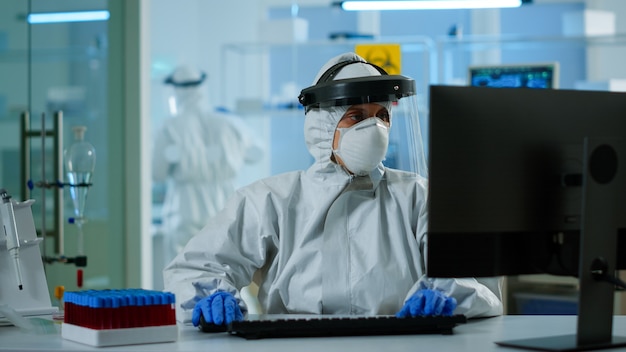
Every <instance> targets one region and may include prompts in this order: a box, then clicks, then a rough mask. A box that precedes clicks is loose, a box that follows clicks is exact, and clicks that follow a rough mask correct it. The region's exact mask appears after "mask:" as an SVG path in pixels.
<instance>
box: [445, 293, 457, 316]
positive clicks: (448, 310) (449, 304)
mask: <svg viewBox="0 0 626 352" xmlns="http://www.w3.org/2000/svg"><path fill="white" fill-rule="evenodd" d="M455 309H456V299H455V298H454V297H448V299H446V303H445V304H444V306H443V310H442V311H441V315H443V316H446V317H449V316H452V314H454V310H455Z"/></svg>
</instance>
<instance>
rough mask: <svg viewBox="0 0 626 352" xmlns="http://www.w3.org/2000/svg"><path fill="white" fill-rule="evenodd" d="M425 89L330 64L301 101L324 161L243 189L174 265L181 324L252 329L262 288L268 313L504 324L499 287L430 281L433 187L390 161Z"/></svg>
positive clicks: (369, 70) (172, 281)
mask: <svg viewBox="0 0 626 352" xmlns="http://www.w3.org/2000/svg"><path fill="white" fill-rule="evenodd" d="M414 87H415V83H414V82H413V81H412V80H410V79H408V78H406V77H404V76H389V75H387V74H386V73H385V72H384V70H382V69H381V68H379V67H377V66H375V65H372V64H369V63H367V62H366V61H365V60H364V59H363V58H361V57H359V56H358V55H356V54H353V53H346V54H343V55H340V56H337V57H335V58H333V59H331V60H330V61H329V62H328V63H327V64H326V65H324V66H323V67H322V69H321V70H320V72H319V73H318V75H317V77H316V79H315V81H314V85H313V86H311V87H309V88H307V89H305V90H303V92H302V94H301V97H300V98H301V99H300V101H301V102H302V103H303V105H305V109H306V110H305V111H306V120H305V128H304V133H305V141H306V144H307V146H308V148H309V151H310V153H311V154H312V155H313V156H314V158H315V163H314V164H313V165H312V166H311V167H310V168H309V169H308V170H306V171H296V172H290V173H285V174H281V175H276V176H272V177H269V178H266V179H263V180H260V181H258V182H255V183H253V184H251V185H249V186H247V187H244V188H241V189H239V190H237V191H236V193H235V195H234V197H232V198H231V199H230V200H229V202H228V204H227V205H226V207H225V208H224V210H223V211H222V212H221V213H220V214H219V215H218V216H216V217H214V218H212V219H211V220H210V221H209V223H208V225H207V226H206V227H205V228H204V229H203V230H202V231H201V233H200V234H199V235H198V236H196V237H194V238H193V239H192V240H191V241H190V242H189V243H188V244H187V246H186V247H185V249H184V251H183V253H181V254H180V255H179V256H177V257H176V258H175V259H174V260H173V261H172V262H171V263H170V264H169V265H168V266H167V267H166V269H165V271H164V279H165V284H166V287H165V288H166V290H169V291H171V292H173V293H175V294H176V297H177V302H178V306H177V307H176V313H177V318H178V320H180V321H183V322H188V321H190V319H191V320H192V322H193V324H194V325H197V324H198V323H199V321H200V318H201V317H202V318H203V319H204V320H206V321H207V322H209V323H213V324H217V325H219V324H225V323H228V322H230V321H232V320H238V319H242V318H243V314H245V312H246V306H245V303H244V302H243V301H242V300H241V298H240V293H239V290H240V289H241V288H242V287H244V286H246V285H248V284H250V282H251V281H253V280H254V281H255V282H256V283H257V284H258V286H259V292H258V299H259V302H260V305H261V307H262V309H263V312H264V313H269V314H286V313H297V314H354V315H388V314H397V315H398V316H415V315H441V314H443V315H450V314H453V313H454V314H464V315H466V316H467V317H470V318H471V317H479V316H481V317H482V316H494V315H500V314H502V303H501V300H500V294H501V292H500V286H499V281H498V279H484V280H482V281H479V280H477V279H473V278H462V279H432V278H428V277H426V270H425V258H424V253H425V248H424V245H425V234H426V229H427V221H428V209H427V179H426V178H425V177H422V176H420V175H418V174H417V173H414V172H406V171H400V170H395V169H389V168H386V167H385V166H384V165H383V163H382V160H383V159H384V157H385V154H386V150H387V144H388V142H389V140H388V138H389V129H390V128H391V126H392V125H393V121H394V118H395V117H394V116H396V112H395V111H396V106H394V105H395V104H396V102H397V100H398V99H405V98H406V97H410V96H413V95H414V94H415V88H414ZM397 115H398V116H399V115H400V111H399V112H398V113H397ZM242 313H243V314H242Z"/></svg>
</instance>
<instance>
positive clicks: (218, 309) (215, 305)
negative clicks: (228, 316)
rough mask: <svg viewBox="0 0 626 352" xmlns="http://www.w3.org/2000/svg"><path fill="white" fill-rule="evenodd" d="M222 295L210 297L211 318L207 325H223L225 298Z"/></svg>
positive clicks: (217, 294)
mask: <svg viewBox="0 0 626 352" xmlns="http://www.w3.org/2000/svg"><path fill="white" fill-rule="evenodd" d="M220 293H222V292H216V293H214V294H212V295H211V296H210V297H211V298H212V300H211V313H210V315H211V317H210V318H209V319H207V323H213V324H215V325H222V324H223V323H224V296H223V295H222V294H220ZM205 319H206V316H205Z"/></svg>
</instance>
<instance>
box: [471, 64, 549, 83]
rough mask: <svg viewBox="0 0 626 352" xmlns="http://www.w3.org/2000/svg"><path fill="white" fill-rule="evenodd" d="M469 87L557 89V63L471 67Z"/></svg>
mask: <svg viewBox="0 0 626 352" xmlns="http://www.w3.org/2000/svg"><path fill="white" fill-rule="evenodd" d="M468 80H469V82H468V83H469V85H470V86H473V87H493V88H540V89H541V88H547V89H549V88H558V85H559V63H558V62H548V63H532V64H531V63H528V64H510V65H472V66H470V67H469V68H468Z"/></svg>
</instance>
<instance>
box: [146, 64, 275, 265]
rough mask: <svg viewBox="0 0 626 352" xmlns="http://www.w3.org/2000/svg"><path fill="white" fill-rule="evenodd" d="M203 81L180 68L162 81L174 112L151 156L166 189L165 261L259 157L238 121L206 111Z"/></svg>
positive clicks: (156, 177) (214, 210)
mask: <svg viewBox="0 0 626 352" xmlns="http://www.w3.org/2000/svg"><path fill="white" fill-rule="evenodd" d="M204 77H205V75H204V74H203V73H202V72H201V71H200V70H198V69H195V68H191V67H188V66H181V67H178V68H177V69H176V70H175V71H174V73H173V74H172V76H171V77H169V78H168V80H167V81H166V83H167V84H171V85H173V86H174V93H175V99H176V107H177V110H176V115H175V116H173V117H171V118H168V119H166V120H165V121H164V122H163V125H162V126H161V128H160V129H159V131H158V133H157V135H156V137H155V141H154V148H153V151H152V177H153V180H154V181H157V182H166V186H167V188H166V193H165V199H164V201H163V208H162V225H161V231H162V232H163V234H164V237H165V241H164V243H165V255H166V258H165V260H166V262H169V261H170V260H172V259H173V258H174V257H175V256H176V254H178V253H179V252H180V251H181V250H182V249H183V247H184V246H185V244H187V242H188V241H189V239H190V238H191V237H192V236H194V235H195V234H197V233H198V232H199V231H200V230H201V229H202V228H203V227H204V225H205V224H206V222H207V219H208V218H210V217H211V216H213V215H215V214H217V212H218V211H219V210H221V209H222V208H223V207H224V204H225V203H226V201H227V200H228V198H229V197H230V196H231V195H232V194H233V192H234V188H235V186H234V182H235V178H236V177H237V173H238V172H239V171H240V169H241V168H242V167H243V166H244V165H245V164H246V163H252V162H256V161H257V160H258V159H260V158H261V156H262V155H263V149H262V147H261V146H260V144H259V143H258V141H257V140H256V139H255V138H254V137H253V136H252V135H251V132H250V131H249V130H248V128H247V127H246V126H245V125H244V124H243V123H242V122H241V121H239V118H238V117H237V116H234V115H230V114H226V113H218V112H213V111H209V110H208V108H207V107H205V105H207V104H204V103H205V102H204V99H205V96H204V94H203V91H202V89H204V87H205V85H204V84H202V83H203V80H204Z"/></svg>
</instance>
